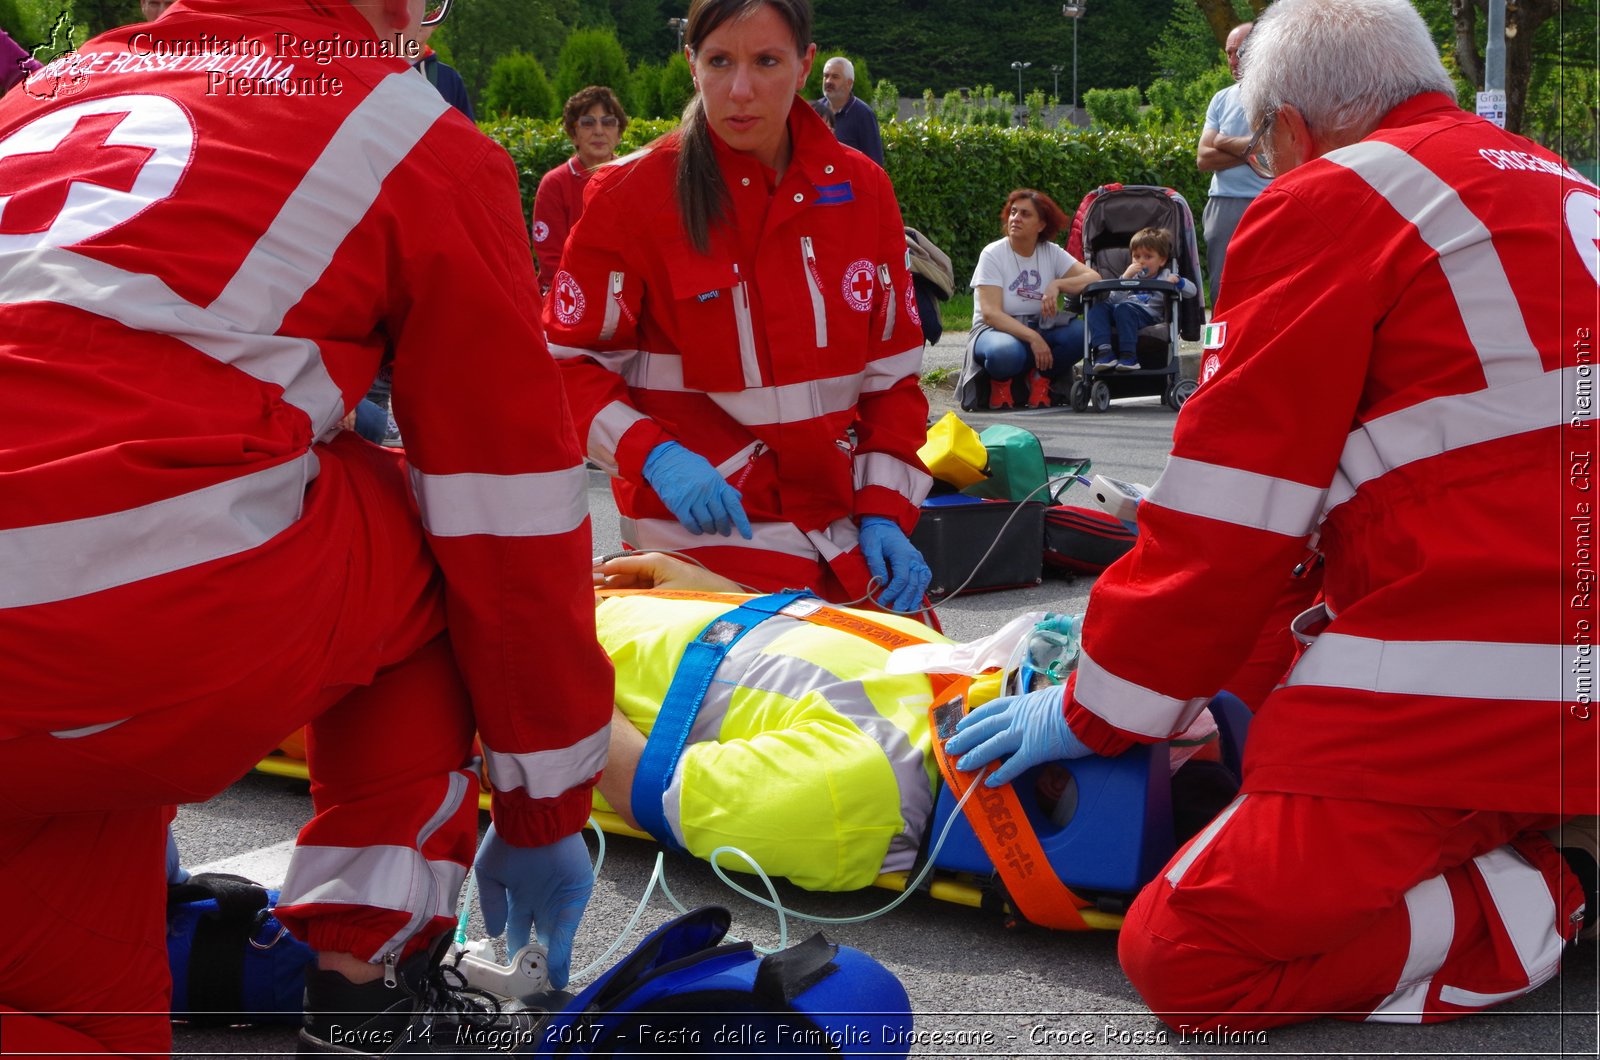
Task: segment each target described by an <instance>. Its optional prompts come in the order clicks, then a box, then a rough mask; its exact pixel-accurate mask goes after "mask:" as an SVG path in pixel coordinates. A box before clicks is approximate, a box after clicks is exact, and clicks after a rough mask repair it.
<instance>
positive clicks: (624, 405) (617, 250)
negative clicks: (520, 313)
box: [544, 168, 673, 485]
mask: <svg viewBox="0 0 1600 1060" xmlns="http://www.w3.org/2000/svg"><path fill="white" fill-rule="evenodd" d="M633 175H634V174H632V173H631V172H630V171H629V170H628V169H606V168H602V169H601V170H600V171H599V172H598V173H596V174H595V175H594V177H592V178H591V179H590V181H589V185H588V187H587V188H586V189H585V195H584V203H585V207H584V211H583V216H581V217H579V218H578V223H577V224H575V225H573V226H572V231H571V233H569V235H568V237H567V246H566V249H565V251H564V252H563V253H562V256H561V268H560V269H559V270H558V271H557V272H556V274H555V276H554V277H553V278H552V279H551V286H550V291H549V294H548V295H547V296H546V298H545V306H544V326H545V335H546V337H547V338H548V339H549V342H550V352H551V354H552V355H553V356H554V357H555V358H556V361H557V363H558V364H560V366H561V381H562V383H563V384H564V385H565V388H566V395H567V400H568V401H569V402H570V403H571V405H572V413H573V418H574V420H575V421H576V424H577V430H578V437H579V439H580V440H582V442H583V444H584V447H585V449H586V451H587V452H588V455H589V458H590V459H591V460H593V461H594V462H595V463H596V464H598V465H600V467H602V468H604V469H605V470H606V471H608V472H610V473H612V474H615V475H619V476H621V477H622V478H624V479H627V480H628V481H630V482H633V483H634V484H636V485H642V484H643V483H644V461H645V458H646V457H647V456H649V455H650V450H652V449H654V448H655V447H656V446H657V445H659V444H660V443H662V442H665V441H672V440H673V439H672V436H671V435H670V434H668V433H667V432H666V431H665V430H663V429H662V428H661V427H660V426H659V425H658V424H657V423H656V421H655V420H653V419H651V418H650V417H648V416H646V415H645V414H644V413H642V412H640V411H639V410H638V409H637V408H635V407H634V405H633V403H632V401H631V400H630V399H629V397H628V384H627V381H626V377H627V373H628V370H629V368H630V367H631V366H632V365H633V364H634V362H635V361H636V360H637V359H638V358H639V357H640V356H641V354H640V350H639V345H640V336H639V330H640V329H639V315H640V313H641V312H642V302H643V294H644V290H643V286H642V284H641V283H640V281H639V279H638V272H637V270H630V269H629V268H628V266H627V265H626V264H625V262H624V260H623V248H624V247H625V246H626V245H627V243H628V241H629V239H630V238H631V239H637V238H639V233H638V231H637V229H635V230H634V231H632V232H631V233H630V231H629V226H630V223H631V222H630V219H633V220H636V219H637V218H638V216H639V211H638V209H636V208H628V209H623V208H621V207H619V206H617V205H615V204H611V205H608V204H606V203H603V202H595V201H594V200H596V199H601V198H605V197H607V194H608V193H607V188H608V186H609V184H610V181H611V180H613V179H618V180H620V179H623V178H627V177H632V176H633ZM645 223H648V222H645Z"/></svg>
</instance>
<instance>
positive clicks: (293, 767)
mask: <svg viewBox="0 0 1600 1060" xmlns="http://www.w3.org/2000/svg"><path fill="white" fill-rule="evenodd" d="M256 771H257V772H258V773H267V774H269V775H271V776H276V777H291V778H293V779H296V780H309V779H310V777H311V774H310V773H309V772H308V771H307V769H306V764H305V762H303V761H301V760H300V759H297V758H290V757H288V756H286V755H281V754H275V755H270V756H268V757H266V758H263V759H262V760H261V761H260V762H257V763H256ZM478 806H479V808H481V809H482V810H483V811H484V812H488V810H489V793H488V792H487V791H485V792H480V793H479V795H478ZM593 817H594V820H595V823H596V824H598V825H599V826H600V829H601V830H602V831H603V832H605V833H606V834H607V835H621V836H630V837H632V838H634V839H643V840H646V841H648V842H652V843H653V842H655V840H654V839H653V838H652V837H651V836H650V834H649V833H647V832H641V831H640V830H639V829H637V828H632V827H630V826H629V825H628V824H627V823H626V822H624V821H623V820H622V818H621V817H618V816H617V815H616V814H614V813H610V812H607V811H604V810H596V811H595V812H594V814H593ZM909 878H910V874H909V873H906V872H886V873H883V874H882V875H881V876H879V877H878V878H877V879H876V880H874V881H873V883H872V885H873V886H874V887H881V888H882V889H884V890H886V891H894V892H896V893H899V892H901V891H904V890H905V889H906V883H907V881H908V880H909ZM931 879H932V882H931V883H930V884H928V885H927V891H928V894H929V895H930V896H931V897H933V898H936V899H938V900H939V901H941V902H950V903H951V904H953V905H964V906H968V907H969V908H972V909H980V908H982V907H983V887H982V884H981V882H980V881H977V880H976V879H975V878H974V877H972V876H969V875H966V874H964V873H949V872H945V871H944V870H935V871H934V873H933V874H932V877H931ZM1082 915H1083V922H1084V924H1085V925H1086V926H1088V927H1091V928H1096V929H1100V930H1106V931H1115V930H1117V929H1118V928H1120V927H1122V914H1120V913H1106V912H1102V911H1100V910H1098V909H1084V910H1082Z"/></svg>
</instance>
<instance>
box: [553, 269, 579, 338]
mask: <svg viewBox="0 0 1600 1060" xmlns="http://www.w3.org/2000/svg"><path fill="white" fill-rule="evenodd" d="M550 297H551V299H552V300H553V301H554V302H555V307H556V319H557V320H559V321H561V323H563V324H565V325H567V326H568V327H571V326H572V325H574V324H576V323H577V322H578V321H579V320H582V319H583V307H584V304H585V299H584V297H583V288H581V287H579V286H578V281H577V280H574V279H573V278H572V273H570V272H568V271H567V270H565V269H562V270H561V271H560V272H558V273H556V279H555V283H553V284H551V285H550Z"/></svg>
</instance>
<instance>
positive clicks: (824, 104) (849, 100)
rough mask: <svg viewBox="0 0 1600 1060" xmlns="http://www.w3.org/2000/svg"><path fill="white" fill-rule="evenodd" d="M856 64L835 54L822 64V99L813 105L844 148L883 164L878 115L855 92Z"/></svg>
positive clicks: (881, 136)
mask: <svg viewBox="0 0 1600 1060" xmlns="http://www.w3.org/2000/svg"><path fill="white" fill-rule="evenodd" d="M855 86H856V64H855V63H853V62H851V61H850V60H849V59H846V58H845V57H844V56H842V55H835V56H834V57H833V58H832V59H829V60H828V61H827V63H825V64H824V65H823V67H822V98H821V99H819V100H817V101H816V102H815V103H813V104H812V107H814V108H815V109H816V112H817V113H818V114H820V115H821V116H822V120H823V121H825V122H827V123H828V124H829V126H831V127H832V128H833V134H834V135H835V136H837V137H838V138H839V142H840V143H842V144H844V145H845V146H846V147H854V148H855V149H856V150H857V151H860V152H861V153H862V154H864V155H866V156H867V157H868V158H870V159H872V160H873V161H874V162H876V163H878V165H880V166H881V165H883V135H882V133H880V132H879V131H878V116H877V115H876V114H874V113H873V112H872V108H871V107H869V106H867V105H866V104H865V103H863V102H862V101H861V100H859V99H857V98H856V97H855V95H854V91H855Z"/></svg>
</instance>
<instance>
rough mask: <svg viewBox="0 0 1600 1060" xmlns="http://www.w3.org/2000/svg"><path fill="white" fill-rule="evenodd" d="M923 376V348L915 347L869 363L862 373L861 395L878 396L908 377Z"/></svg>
mask: <svg viewBox="0 0 1600 1060" xmlns="http://www.w3.org/2000/svg"><path fill="white" fill-rule="evenodd" d="M921 374H922V347H921V346H913V347H912V348H911V349H909V350H903V351H901V352H900V353H893V354H890V355H889V356H887V357H879V358H877V359H876V360H871V361H868V362H867V366H866V368H865V369H864V370H863V371H862V373H861V393H863V394H876V393H878V392H879V391H880V390H888V389H889V388H890V387H892V386H894V385H895V384H896V383H898V382H900V380H902V379H904V378H905V377H906V376H908V375H909V376H918V375H921Z"/></svg>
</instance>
